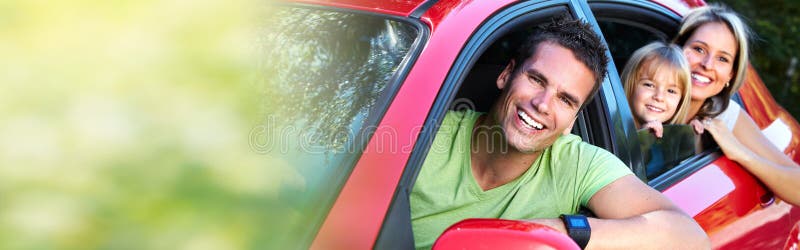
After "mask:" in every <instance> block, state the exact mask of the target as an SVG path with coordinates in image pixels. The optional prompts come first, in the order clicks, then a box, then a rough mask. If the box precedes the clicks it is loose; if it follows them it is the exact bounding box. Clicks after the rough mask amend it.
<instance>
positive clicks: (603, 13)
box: [590, 2, 697, 180]
mask: <svg viewBox="0 0 800 250" xmlns="http://www.w3.org/2000/svg"><path fill="white" fill-rule="evenodd" d="M647 5H648V4H643V6H633V5H623V4H613V3H603V2H599V3H590V6H591V7H592V10H593V11H594V13H595V15H596V18H597V22H598V24H599V25H600V30H601V31H602V32H603V36H604V37H605V39H606V42H607V43H608V47H609V50H610V51H611V55H612V58H613V61H614V65H615V66H616V68H617V72H618V73H621V72H622V69H623V68H624V67H625V64H626V63H627V62H628V59H630V56H631V54H633V52H634V51H636V50H637V49H639V48H641V47H643V46H644V45H646V44H648V43H650V42H654V41H666V42H669V40H670V38H671V37H672V36H673V34H674V33H675V32H677V28H678V25H679V20H680V19H679V17H678V16H677V15H674V13H671V12H669V11H657V9H659V8H662V9H663V7H660V6H647ZM623 84H624V83H621V82H620V87H622V85H623ZM628 108H629V107H628ZM637 139H638V143H639V146H640V148H641V156H642V159H641V161H642V162H641V165H640V167H641V168H644V169H643V170H642V171H636V169H635V168H637V166H632V167H633V168H634V172H636V173H643V174H644V175H645V176H640V177H646V179H650V180H652V179H654V178H656V177H658V176H660V175H662V174H664V173H666V172H667V171H668V170H670V169H673V168H674V167H676V166H677V165H679V163H680V162H681V161H683V160H685V159H688V158H690V157H692V156H693V155H695V154H694V152H696V151H697V150H696V146H695V143H694V142H695V140H696V138H695V136H694V134H693V133H692V131H691V128H690V127H689V126H687V125H665V130H664V136H663V138H661V139H659V138H655V136H654V135H653V134H652V132H650V131H638V138H637ZM643 179H644V178H643Z"/></svg>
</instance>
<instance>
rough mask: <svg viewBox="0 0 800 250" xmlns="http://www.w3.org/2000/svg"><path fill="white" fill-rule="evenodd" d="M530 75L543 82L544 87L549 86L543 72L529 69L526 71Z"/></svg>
mask: <svg viewBox="0 0 800 250" xmlns="http://www.w3.org/2000/svg"><path fill="white" fill-rule="evenodd" d="M525 73H526V74H528V77H533V78H536V79H537V80H539V81H541V82H542V83H543V84H544V85H547V84H548V83H549V82H548V81H547V77H545V76H544V75H543V74H542V73H541V72H539V71H538V70H536V69H528V70H527V71H525Z"/></svg>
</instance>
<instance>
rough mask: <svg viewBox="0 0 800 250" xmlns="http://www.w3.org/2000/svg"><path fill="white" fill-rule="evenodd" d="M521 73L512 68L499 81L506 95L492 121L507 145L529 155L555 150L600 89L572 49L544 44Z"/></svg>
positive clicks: (493, 111) (493, 113)
mask: <svg viewBox="0 0 800 250" xmlns="http://www.w3.org/2000/svg"><path fill="white" fill-rule="evenodd" d="M515 63H523V65H521V66H520V67H517V68H518V70H517V72H512V71H513V70H514V66H513V65H509V66H508V67H506V69H505V70H504V71H503V72H502V73H501V74H500V76H499V77H498V79H497V86H498V88H501V89H503V92H502V94H501V96H500V99H499V100H498V102H497V103H495V105H494V106H493V107H492V111H491V113H490V115H489V117H490V119H493V120H494V121H492V122H491V123H492V125H499V126H501V127H502V129H503V131H504V136H505V141H506V143H508V145H509V146H511V147H512V148H514V149H516V150H518V151H520V152H525V153H533V152H539V151H541V150H543V149H544V148H546V147H548V146H550V145H552V144H553V142H555V141H556V139H558V137H559V136H561V134H562V132H563V131H564V130H566V129H567V128H568V127H570V124H571V123H572V121H573V120H574V119H575V116H576V114H577V113H578V110H579V109H580V107H581V105H582V104H583V102H585V101H586V99H587V98H588V96H589V92H590V91H591V90H592V87H593V84H594V82H595V81H594V80H595V79H594V76H593V74H592V72H591V70H590V69H589V68H588V67H587V66H586V65H584V64H583V63H582V62H581V61H579V60H578V59H576V58H575V55H574V54H573V53H572V51H570V50H569V49H567V48H564V47H563V46H561V45H558V44H555V43H552V42H546V41H545V42H542V43H541V44H539V45H538V48H537V50H536V53H535V54H534V55H533V56H531V57H529V58H528V59H527V60H526V61H524V62H515Z"/></svg>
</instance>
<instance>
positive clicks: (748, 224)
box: [589, 1, 792, 249]
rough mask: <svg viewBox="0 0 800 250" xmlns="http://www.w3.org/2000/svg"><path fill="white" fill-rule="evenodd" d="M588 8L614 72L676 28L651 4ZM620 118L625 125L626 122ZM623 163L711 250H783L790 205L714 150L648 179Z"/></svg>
mask: <svg viewBox="0 0 800 250" xmlns="http://www.w3.org/2000/svg"><path fill="white" fill-rule="evenodd" d="M589 5H590V6H591V8H592V12H593V13H594V15H595V17H596V19H597V21H598V23H599V24H600V27H601V30H602V32H603V35H604V37H605V38H606V41H607V42H608V44H609V47H610V50H611V53H612V55H613V58H614V64H615V65H616V67H617V68H618V69H621V68H622V67H624V63H625V62H626V61H627V59H628V56H630V54H631V53H632V52H633V51H635V50H636V49H638V48H640V47H641V46H643V45H644V44H646V43H648V42H651V41H654V40H662V41H669V39H671V37H672V36H673V35H674V34H675V33H676V31H677V28H678V26H679V24H680V16H679V15H678V14H677V13H675V12H673V11H672V10H670V9H667V8H665V7H663V6H662V5H659V4H656V3H654V2H647V1H590V2H589ZM612 78H614V77H612ZM616 79H619V78H618V77H616ZM614 86H619V87H620V88H621V86H622V83H621V82H615V83H614ZM619 98H625V96H624V95H621V96H619ZM621 109H622V111H620V113H623V114H624V116H627V117H630V114H631V113H630V109H629V108H628V107H627V106H624V107H622V108H621ZM626 109H627V110H626ZM624 120H625V121H626V122H629V119H624ZM611 126H612V127H615V126H620V125H619V124H613V125H611ZM614 130H620V129H619V128H615V129H614ZM665 136H668V135H665ZM615 139H616V141H615V143H623V144H628V145H636V144H638V143H639V141H638V139H637V138H636V137H635V136H634V137H628V138H620V137H616V138H615ZM632 147H636V146H632ZM637 153H638V154H640V155H641V154H642V152H641V151H639V152H633V153H632V154H637ZM618 156H620V157H624V155H620V154H618ZM642 158H643V157H641V156H639V159H642ZM629 162H632V163H633V165H631V167H632V169H634V171H635V172H636V173H637V174H640V178H641V179H643V180H646V181H647V182H648V184H649V185H650V186H652V187H654V188H655V189H657V190H660V191H662V192H663V193H664V194H665V195H667V196H668V197H669V198H670V199H672V200H673V201H674V202H675V203H676V204H677V205H678V206H679V207H681V208H682V209H683V210H684V211H686V212H687V213H688V214H689V215H691V216H693V217H694V219H695V220H696V221H697V222H698V223H699V224H700V225H701V226H702V227H703V229H704V230H705V231H706V232H707V233H708V234H709V237H710V238H711V240H712V244H713V247H714V248H723V249H724V248H741V247H748V248H756V249H775V248H780V247H781V246H783V244H784V242H785V241H786V239H787V236H788V235H789V230H790V228H791V224H792V223H791V217H790V211H791V210H792V206H791V205H789V204H787V203H785V202H780V201H779V202H776V201H775V197H774V196H773V195H772V193H771V192H769V191H768V190H767V189H766V188H765V187H764V185H763V184H761V183H760V182H759V181H758V180H757V179H755V178H754V177H753V176H752V175H751V174H749V173H748V172H747V171H746V170H745V169H743V168H742V167H741V166H739V165H738V164H737V163H735V162H732V161H731V160H729V159H728V158H727V157H726V156H725V155H724V154H722V152H721V150H719V148H714V149H711V150H707V151H704V152H702V153H699V154H696V155H694V156H691V157H689V158H687V159H684V160H683V161H681V162H680V163H679V164H677V165H676V166H673V167H671V168H669V169H664V170H663V171H662V172H659V173H655V174H651V175H650V176H648V175H647V173H646V171H644V170H642V169H644V168H645V167H644V164H646V163H645V162H641V161H640V162H635V161H629ZM641 173H645V175H641Z"/></svg>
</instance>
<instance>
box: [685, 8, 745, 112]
mask: <svg viewBox="0 0 800 250" xmlns="http://www.w3.org/2000/svg"><path fill="white" fill-rule="evenodd" d="M707 23H723V24H725V25H726V26H727V27H728V29H730V30H731V32H733V37H734V38H735V39H736V43H737V44H738V45H739V47H738V49H739V52H738V53H737V54H736V57H735V58H734V60H733V70H734V72H733V77H732V78H731V82H730V84H729V85H727V86H725V87H724V88H723V89H722V91H720V92H719V93H718V94H717V95H715V96H712V97H709V98H708V99H706V100H705V102H703V105H702V106H701V108H700V111H699V112H698V113H697V115H696V116H697V117H716V116H717V115H719V114H720V113H722V111H724V110H725V109H727V108H728V104H729V103H730V99H731V96H733V94H734V93H736V91H739V88H740V87H741V86H742V84H743V83H744V79H745V72H746V71H747V63H748V58H749V54H750V50H749V49H748V48H749V45H748V43H749V42H748V40H749V39H748V38H749V37H750V29H749V28H748V27H747V25H745V23H744V22H743V21H742V19H741V18H740V17H739V15H737V14H736V13H735V12H733V11H732V10H730V9H728V8H727V7H725V6H723V5H717V4H711V5H708V6H704V7H699V8H696V9H693V10H691V11H690V12H689V14H688V15H686V17H684V18H683V22H682V23H681V29H680V31H678V35H677V36H676V37H675V39H674V40H672V42H673V43H675V44H677V45H678V46H681V47H683V46H685V45H686V40H688V39H689V37H690V36H692V34H693V33H694V32H695V30H697V28H699V27H700V26H703V25H704V24H707Z"/></svg>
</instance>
